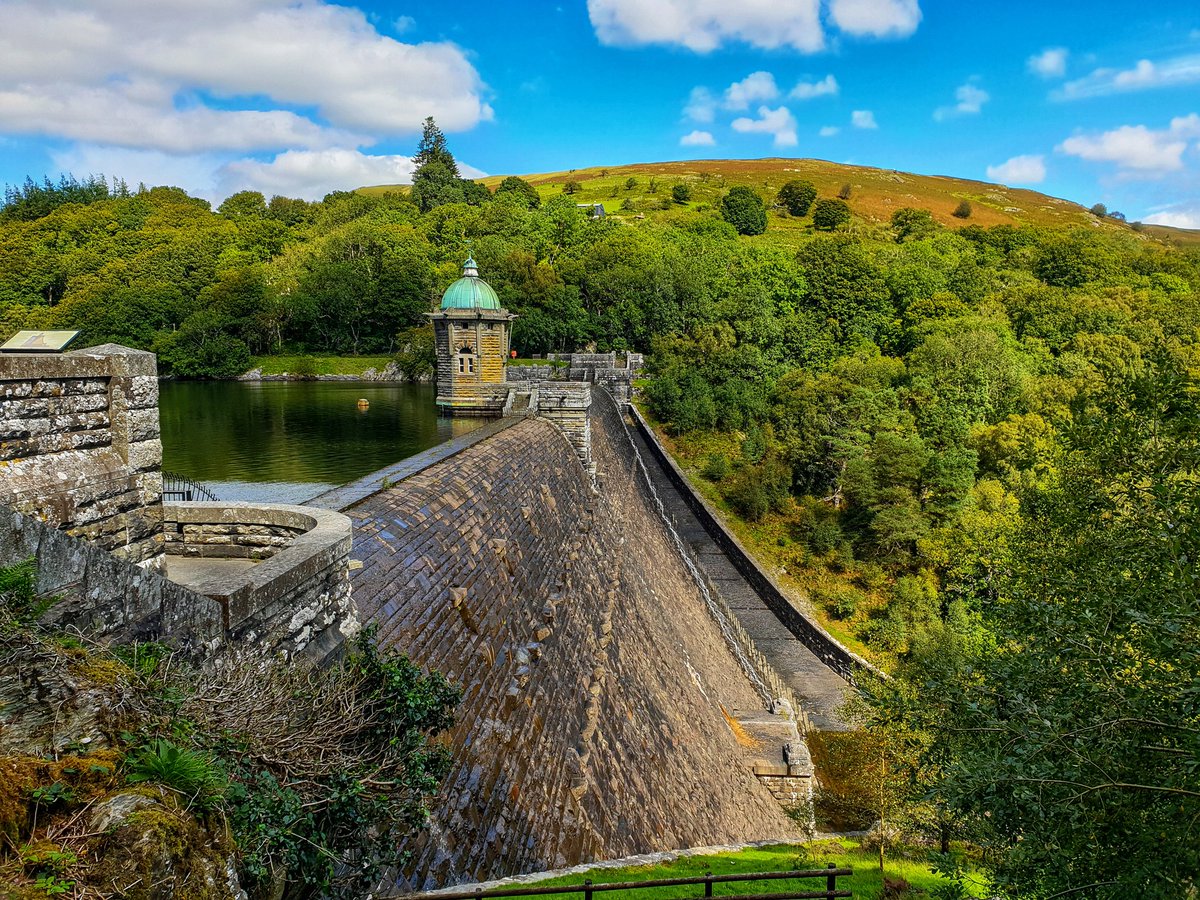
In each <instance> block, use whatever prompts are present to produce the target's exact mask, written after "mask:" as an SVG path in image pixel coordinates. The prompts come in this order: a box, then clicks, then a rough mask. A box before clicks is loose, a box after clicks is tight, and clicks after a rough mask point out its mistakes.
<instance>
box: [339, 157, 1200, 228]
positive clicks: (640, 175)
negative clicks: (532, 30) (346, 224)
mask: <svg viewBox="0 0 1200 900" xmlns="http://www.w3.org/2000/svg"><path fill="white" fill-rule="evenodd" d="M503 177H504V176H501V175H493V176H490V177H488V178H484V179H482V181H483V183H484V184H486V185H488V186H489V187H491V188H493V189H494V188H495V187H496V186H497V185H498V184H499V183H500V181H501V180H502V179H503ZM522 177H524V178H525V179H526V180H527V181H529V182H530V183H531V184H533V185H534V186H535V187H536V188H537V189H538V192H539V193H540V194H541V195H542V197H543V199H545V198H547V197H551V196H554V195H556V194H561V193H562V192H563V188H564V187H565V186H566V185H567V183H568V182H569V181H574V182H576V183H577V184H578V186H579V190H578V191H577V192H576V193H575V194H574V198H575V201H576V202H577V203H602V204H604V208H605V211H606V212H607V213H609V214H615V215H619V216H636V215H643V216H645V217H647V218H659V217H668V216H671V215H673V214H674V212H675V211H677V210H679V209H682V208H684V207H683V206H681V205H678V204H676V205H674V206H673V207H672V209H671V210H663V209H661V208H660V207H661V206H662V201H663V200H664V199H668V198H670V196H671V189H672V187H674V186H675V185H676V184H687V185H688V186H689V187H690V188H691V192H692V197H691V201H690V202H689V203H687V204H686V207H687V208H691V209H698V208H703V207H712V206H715V205H716V204H717V203H718V202H719V201H720V198H721V197H722V196H723V195H724V193H725V192H726V191H727V190H728V189H729V188H730V187H732V186H733V185H735V184H744V185H747V186H749V187H751V188H753V189H754V190H756V191H757V192H758V193H759V194H761V195H762V196H763V197H764V198H766V199H767V200H768V201H770V200H773V199H774V197H775V194H776V193H777V192H778V191H779V188H780V187H781V186H782V185H783V184H784V183H785V182H787V181H790V180H791V179H793V178H802V179H806V180H808V181H811V182H812V183H813V184H814V185H816V187H817V191H818V192H819V194H820V196H822V197H835V196H837V194H838V192H839V191H840V190H841V189H842V187H843V186H844V185H847V184H848V185H850V197H849V199H848V200H847V202H848V203H849V204H850V208H851V210H852V212H853V213H854V215H855V216H856V217H857V218H858V219H859V220H860V222H861V223H863V224H866V225H871V224H883V223H886V222H887V221H888V220H889V219H890V218H891V215H892V213H893V212H894V211H895V210H897V209H900V208H902V207H906V206H912V207H918V208H921V209H928V210H930V211H931V212H932V213H933V216H934V218H935V219H936V220H937V221H938V222H939V223H941V224H943V225H947V226H951V227H962V226H963V225H969V224H976V225H982V226H985V227H988V226H992V225H1045V226H1060V227H1071V226H1076V225H1084V226H1087V227H1089V228H1095V229H1097V230H1105V231H1127V230H1130V229H1131V227H1132V226H1130V225H1126V224H1124V223H1122V222H1118V221H1117V220H1115V219H1098V218H1096V217H1095V216H1093V215H1092V214H1091V213H1090V212H1088V210H1087V208H1086V207H1083V206H1081V205H1079V204H1078V203H1073V202H1071V201H1069V200H1061V199H1059V198H1056V197H1049V196H1047V195H1045V194H1041V193H1038V192H1037V191H1031V190H1026V189H1024V188H1010V187H1005V186H1003V185H997V184H989V183H987V182H983V181H971V180H969V179H965V178H948V177H944V176H938V175H914V174H911V173H908V172H896V171H893V170H891V169H874V168H870V167H869V166H848V165H842V164H841V163H835V162H828V161H826V160H820V159H749V160H731V159H724V160H692V161H686V162H660V163H638V164H636V165H629V166H609V167H594V168H588V169H572V170H570V171H567V172H549V173H544V174H538V175H525V176H522ZM630 178H633V179H635V181H636V184H635V185H634V186H633V187H627V183H628V181H629V179H630ZM407 189H408V188H407V186H405V185H377V186H374V187H366V188H362V189H361V190H362V192H363V193H367V194H379V193H385V192H387V191H397V190H399V191H406V190H407ZM626 200H628V201H630V203H629V204H626V202H625V201H626ZM963 200H967V201H969V202H970V204H971V206H972V214H971V217H970V218H969V219H959V218H956V217H955V216H954V215H953V212H954V210H955V208H956V207H957V206H958V205H959V203H960V202H961V201H963ZM627 206H632V209H629V208H625V209H623V208H622V207H627ZM808 223H809V220H808V219H795V218H791V217H789V216H787V215H786V214H785V213H783V212H782V211H781V210H776V211H774V213H773V214H772V217H771V219H770V224H769V228H768V235H769V236H773V237H775V238H776V239H777V240H779V241H780V242H782V243H790V241H788V238H789V237H792V236H797V235H792V234H789V233H790V232H796V231H801V232H803V231H804V230H806V229H807V228H808V227H809V224H808ZM1139 227H1141V228H1143V229H1144V233H1146V234H1149V235H1151V236H1153V237H1154V238H1156V239H1158V240H1161V241H1164V242H1166V243H1181V244H1200V231H1188V230H1185V229H1179V228H1168V227H1166V226H1162V225H1151V226H1139Z"/></svg>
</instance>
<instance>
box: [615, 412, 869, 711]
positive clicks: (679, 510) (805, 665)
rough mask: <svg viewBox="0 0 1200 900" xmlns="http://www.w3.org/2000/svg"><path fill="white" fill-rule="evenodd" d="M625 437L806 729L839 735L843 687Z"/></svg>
mask: <svg viewBox="0 0 1200 900" xmlns="http://www.w3.org/2000/svg"><path fill="white" fill-rule="evenodd" d="M629 433H630V437H632V439H633V443H634V446H635V447H637V450H638V453H640V454H641V456H642V460H643V461H644V462H645V464H646V470H647V471H648V472H649V473H650V478H651V480H652V481H653V482H654V489H655V490H656V491H657V492H658V496H659V498H660V499H661V500H662V503H663V507H664V508H665V509H666V511H667V515H668V517H670V519H671V520H672V523H673V524H674V527H675V530H676V531H677V532H678V533H679V536H680V537H681V538H682V539H683V541H684V543H686V544H687V545H688V548H689V549H690V550H691V551H692V558H693V559H694V560H695V562H696V564H697V565H698V566H699V568H700V570H701V572H702V573H703V574H704V577H705V578H706V579H707V580H708V582H709V584H710V585H711V586H712V587H714V588H715V589H716V591H717V592H718V593H719V594H720V595H721V596H722V597H723V598H724V600H725V603H726V604H727V605H728V606H729V608H730V609H732V610H733V612H734V614H735V615H736V616H737V617H738V621H740V622H741V624H742V627H743V628H745V629H746V631H747V633H748V634H749V635H750V637H751V639H752V640H753V641H754V645H755V646H756V647H758V649H759V650H760V651H761V652H762V653H763V655H764V656H766V657H767V660H768V662H770V663H771V665H772V666H773V667H774V668H775V670H776V671H777V672H779V674H780V675H782V676H783V678H784V680H785V681H786V682H787V683H788V684H789V685H790V686H791V688H792V690H793V691H794V692H795V694H796V696H797V697H798V698H800V702H801V703H802V704H803V705H804V711H805V713H806V714H807V715H808V719H809V721H810V722H811V723H812V726H813V727H814V728H816V729H818V730H822V731H842V730H845V729H846V728H847V725H846V723H845V721H843V719H842V718H841V716H840V715H839V714H838V710H839V708H840V707H841V705H842V702H843V700H844V698H845V694H846V690H847V685H846V682H845V681H843V680H842V678H841V676H839V675H838V674H837V673H836V672H834V671H833V670H831V669H830V668H829V667H827V666H826V665H825V664H824V663H823V662H821V660H820V659H819V658H818V657H817V656H816V655H815V654H814V653H813V652H812V651H811V650H809V649H808V648H807V647H805V646H804V645H803V644H802V643H800V641H799V640H797V639H796V637H795V636H794V635H793V634H792V633H791V632H790V631H789V630H788V629H787V626H785V625H784V624H783V623H782V622H780V621H779V619H778V618H777V617H776V616H775V614H774V613H773V612H771V610H770V609H768V608H767V605H766V604H765V603H764V602H763V601H762V599H761V598H760V597H759V596H758V593H757V592H756V591H755V590H754V588H753V587H751V586H750V584H748V583H747V582H746V579H745V578H743V577H742V575H741V573H739V572H738V570H737V569H736V568H735V567H734V565H733V563H731V562H730V561H729V559H728V557H726V556H725V554H724V553H723V552H722V551H721V548H720V547H718V546H717V544H716V542H715V541H713V539H712V538H711V537H710V536H709V534H708V532H707V531H706V530H705V528H704V526H703V525H702V524H701V523H700V521H699V520H698V519H697V518H696V516H695V514H694V513H693V512H692V510H691V507H689V506H688V504H687V501H686V500H684V498H683V496H682V495H680V493H679V491H678V490H677V489H676V488H675V486H674V485H673V484H672V483H671V480H670V479H669V478H668V477H667V474H666V472H664V471H663V469H662V467H661V465H660V464H659V463H658V461H657V460H656V459H655V456H654V454H653V453H651V452H650V449H649V447H647V446H646V441H645V438H644V437H643V436H642V435H641V434H640V433H639V431H638V430H637V429H636V428H630V429H629Z"/></svg>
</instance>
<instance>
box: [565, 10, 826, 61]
mask: <svg viewBox="0 0 1200 900" xmlns="http://www.w3.org/2000/svg"><path fill="white" fill-rule="evenodd" d="M588 15H589V17H590V18H591V21H592V27H593V28H594V29H595V31H596V37H597V38H599V39H600V42H601V43H602V44H611V45H617V46H637V45H639V44H675V45H680V46H683V47H686V48H688V49H689V50H694V51H696V52H697V53H708V52H710V51H712V50H716V49H717V48H718V47H720V46H722V45H723V44H725V43H731V42H742V43H746V44H750V45H751V46H753V47H761V48H764V49H777V48H780V47H792V48H793V49H796V50H800V51H802V52H805V53H813V52H815V51H817V50H820V49H822V48H823V47H824V46H825V36H824V33H823V32H822V29H821V20H820V3H819V0H741V2H738V3H730V2H728V0H588Z"/></svg>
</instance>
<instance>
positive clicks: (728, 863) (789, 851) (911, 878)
mask: <svg viewBox="0 0 1200 900" xmlns="http://www.w3.org/2000/svg"><path fill="white" fill-rule="evenodd" d="M829 863H833V864H834V865H835V866H836V867H837V868H839V869H842V868H848V869H853V870H854V874H853V875H852V876H850V877H848V878H839V879H838V889H839V890H847V889H848V890H851V891H853V892H854V897H855V898H858V900H877V898H880V897H882V895H883V880H882V878H881V877H880V874H879V856H878V853H877V852H876V851H867V850H863V849H862V848H861V847H860V846H859V844H858V843H857V842H856V841H853V840H848V839H838V840H826V841H817V842H814V843H812V844H808V845H803V844H801V845H795V844H779V845H775V846H770V847H757V848H754V849H751V850H741V851H738V852H735V853H720V854H716V855H714V856H689V857H684V858H681V859H677V860H675V861H673V862H668V863H660V864H658V865H652V866H630V867H627V868H620V869H594V870H592V871H590V872H587V873H584V874H579V875H566V876H563V877H561V878H553V879H547V880H545V881H538V882H537V883H536V884H537V886H538V887H553V886H557V885H575V884H583V882H584V881H585V880H586V879H588V878H590V879H591V880H592V881H593V882H594V883H596V884H612V883H615V882H623V881H655V880H658V879H664V878H689V877H693V876H703V875H704V874H705V873H706V872H710V871H711V872H712V873H713V874H714V875H726V874H732V873H738V872H778V871H786V870H789V869H823V868H825V867H826V866H827V865H828V864H829ZM885 872H886V874H887V877H888V878H890V879H897V878H903V879H904V880H906V881H907V882H909V884H911V885H912V887H913V888H914V889H916V890H919V891H926V892H928V891H931V890H932V889H933V888H935V887H937V886H938V885H940V884H944V883H945V879H943V878H941V877H940V876H937V875H934V874H933V873H932V872H931V871H930V868H929V864H928V862H927V861H926V851H924V850H922V849H919V848H918V849H913V850H909V851H903V850H897V851H895V852H893V853H889V856H888V859H887V861H886V865H885ZM824 886H825V885H824V881H823V880H822V881H816V880H806V881H775V882H764V881H751V882H743V883H734V884H719V885H715V886H714V888H713V893H714V895H715V896H718V897H719V896H732V895H735V894H756V893H780V892H783V891H785V890H797V891H800V890H820V889H821V888H823V887H824ZM703 893H704V889H703V888H702V887H701V886H698V885H685V886H681V887H665V888H648V889H645V890H628V891H612V892H605V893H602V894H598V895H596V896H597V900H676V898H690V897H697V896H703ZM549 896H550V897H556V898H563V900H568V898H573V897H578V896H579V895H571V894H551V895H549ZM910 896H912V895H910ZM917 896H920V895H917Z"/></svg>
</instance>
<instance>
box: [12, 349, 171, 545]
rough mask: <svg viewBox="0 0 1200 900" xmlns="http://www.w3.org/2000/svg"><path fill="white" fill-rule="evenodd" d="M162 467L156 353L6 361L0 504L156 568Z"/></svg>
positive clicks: (90, 352) (99, 352)
mask: <svg viewBox="0 0 1200 900" xmlns="http://www.w3.org/2000/svg"><path fill="white" fill-rule="evenodd" d="M161 465H162V444H161V443H160V441H159V425H158V378H157V366H156V364H155V360H154V354H152V353H145V352H143V351H140V350H130V349H129V348H127V347H118V346H116V345H115V344H106V345H104V346H100V347H92V348H89V349H87V350H78V351H75V352H72V353H63V354H48V353H36V354H3V355H0V503H4V504H7V505H9V506H13V507H15V508H17V509H19V510H21V511H23V512H29V513H35V514H36V515H37V516H38V517H39V518H42V519H43V520H44V521H46V522H48V523H49V524H51V525H53V526H55V527H58V528H62V529H64V530H65V531H67V532H68V533H69V534H71V535H74V536H77V537H81V538H86V539H87V540H89V541H91V542H93V543H95V544H97V545H99V546H101V547H103V548H105V549H106V550H110V551H112V552H113V553H115V554H116V555H118V556H120V557H122V558H124V559H128V560H131V561H132V562H140V563H146V562H149V563H154V562H156V561H157V560H158V559H159V557H160V556H161V554H162V546H161V541H160V532H161V527H162V520H161V516H162V507H161V503H160V497H161V494H162V473H161Z"/></svg>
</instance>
